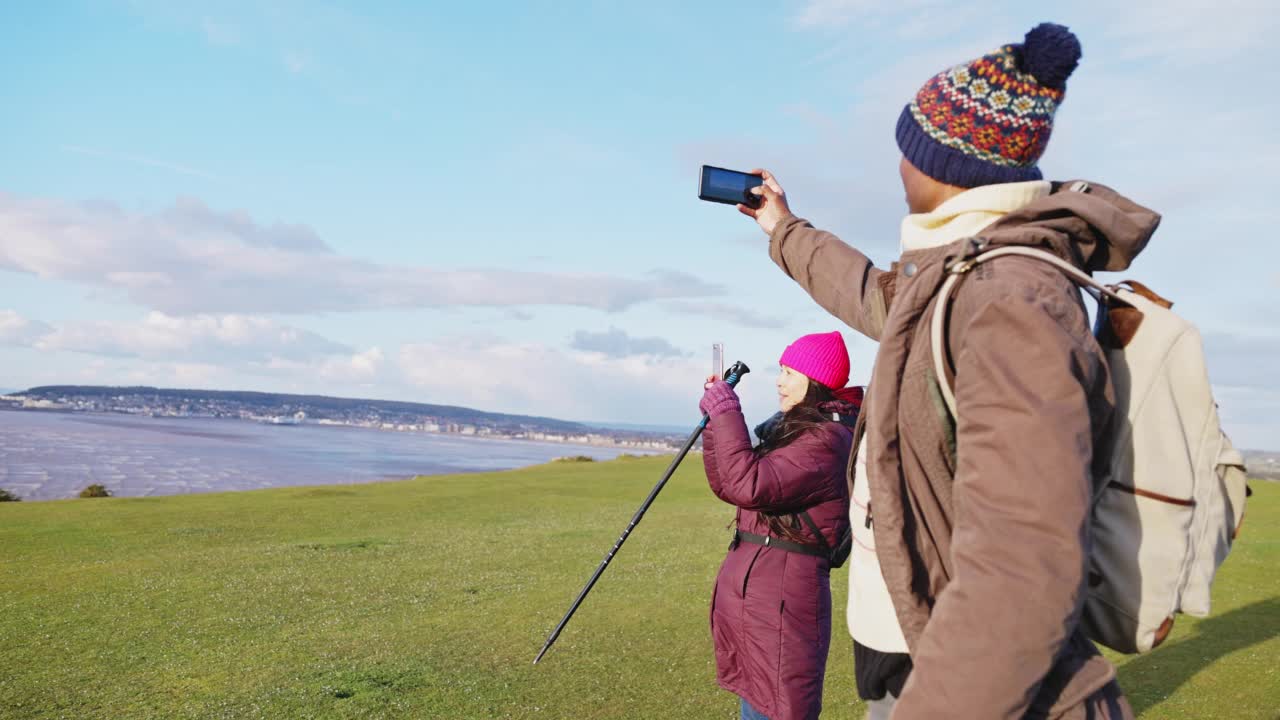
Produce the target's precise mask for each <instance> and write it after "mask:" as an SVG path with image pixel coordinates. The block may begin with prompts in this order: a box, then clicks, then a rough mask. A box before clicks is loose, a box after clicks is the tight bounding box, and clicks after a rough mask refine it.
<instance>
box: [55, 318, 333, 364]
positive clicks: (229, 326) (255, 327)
mask: <svg viewBox="0 0 1280 720" xmlns="http://www.w3.org/2000/svg"><path fill="white" fill-rule="evenodd" d="M33 345H34V346H35V347H36V348H38V349H40V350H46V351H71V352H82V353H89V354H94V355H106V356H114V357H140V358H149V359H168V360H174V359H189V360H193V361H200V362H242V361H252V360H257V359H265V358H269V357H281V358H286V359H292V360H310V359H313V358H317V357H325V356H328V355H333V354H340V353H347V352H350V348H349V347H347V346H345V345H342V344H340V343H335V342H333V341H331V340H327V339H325V338H323V337H321V336H319V335H316V334H315V333H312V332H308V331H305V330H300V329H298V328H295V327H291V326H288V325H282V324H280V323H278V322H276V321H274V320H271V319H269V318H263V317H254V316H247V315H235V314H231V315H192V316H186V317H176V316H172V315H166V314H165V313H162V312H152V313H149V314H148V315H147V316H146V317H145V318H143V319H142V321H140V322H118V321H93V322H75V323H68V324H65V325H62V326H60V327H58V328H56V329H50V330H49V332H47V333H46V334H44V335H43V336H41V337H40V338H39V339H37V340H36V341H35V342H34V343H33Z"/></svg>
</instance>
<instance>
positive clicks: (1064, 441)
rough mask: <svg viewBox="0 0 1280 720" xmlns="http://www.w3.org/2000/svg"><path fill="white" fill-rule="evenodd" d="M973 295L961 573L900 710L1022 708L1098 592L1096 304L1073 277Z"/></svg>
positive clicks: (961, 476) (957, 513)
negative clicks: (1087, 301)
mask: <svg viewBox="0 0 1280 720" xmlns="http://www.w3.org/2000/svg"><path fill="white" fill-rule="evenodd" d="M959 302H960V301H959V300H957V303H959ZM971 308H972V310H971V312H966V313H963V315H962V313H961V308H960V306H959V304H957V306H956V307H955V308H954V310H953V319H954V320H955V321H956V322H955V324H954V325H953V326H952V330H951V332H952V335H951V337H952V338H953V341H952V347H953V348H954V349H956V351H957V354H956V380H955V388H956V404H957V410H958V415H959V419H958V423H957V427H956V473H955V484H954V490H953V492H954V494H953V503H954V523H955V524H954V527H953V529H952V533H953V534H952V540H951V543H952V544H951V563H952V576H951V578H950V582H949V583H948V584H947V586H946V588H945V589H944V590H943V591H942V592H941V594H940V595H939V597H938V600H937V603H936V604H935V606H934V608H933V612H932V613H931V615H930V618H929V621H928V623H927V624H926V625H925V628H924V631H923V632H922V633H921V635H920V637H919V638H918V640H917V642H916V644H915V647H914V648H913V650H914V652H913V653H912V661H913V662H914V664H915V669H914V670H913V672H912V674H911V677H910V679H909V680H908V682H907V685H906V687H905V688H904V689H903V693H902V697H901V699H900V702H899V703H898V705H897V707H896V708H895V710H894V713H893V718H894V719H895V720H905V719H912V720H915V719H923V718H938V717H950V716H954V714H955V713H956V711H957V710H958V709H962V711H963V714H964V716H965V717H975V718H1009V719H1010V720H1012V719H1014V718H1021V717H1023V715H1024V714H1025V713H1026V712H1027V709H1028V707H1029V706H1030V703H1031V701H1032V700H1033V698H1034V697H1035V694H1036V692H1037V690H1038V689H1039V685H1040V683H1041V681H1042V679H1043V678H1044V677H1045V676H1046V674H1047V673H1048V672H1049V670H1050V668H1051V667H1052V665H1053V663H1054V660H1055V658H1056V657H1057V656H1058V655H1059V652H1060V650H1061V649H1062V648H1063V646H1064V645H1065V644H1066V643H1067V642H1068V640H1069V639H1070V634H1071V632H1072V630H1073V629H1074V628H1075V627H1076V625H1077V621H1078V618H1079V616H1080V612H1081V608H1082V605H1083V602H1084V597H1085V592H1086V586H1085V582H1086V571H1087V562H1088V558H1087V551H1088V531H1089V507H1090V496H1091V487H1092V481H1091V473H1090V462H1091V460H1092V454H1093V428H1092V424H1091V420H1090V411H1089V410H1090V398H1091V397H1096V396H1095V395H1094V394H1093V393H1094V391H1095V390H1096V389H1097V388H1098V386H1099V385H1100V384H1104V383H1105V382H1106V375H1105V370H1104V369H1103V366H1102V361H1101V358H1100V357H1098V354H1097V347H1096V345H1092V344H1091V343H1089V342H1088V341H1087V335H1088V327H1087V318H1085V316H1084V312H1083V309H1082V308H1080V307H1079V305H1073V304H1072V303H1071V301H1070V296H1069V295H1068V294H1067V293H1065V292H1062V290H1061V289H1060V288H1055V289H1053V290H1051V291H1048V292H1046V291H1044V290H1043V289H1038V288H1035V289H1029V288H1027V287H1025V286H1021V287H1014V288H1010V289H1009V290H1008V291H1006V292H1005V293H1002V294H1001V296H1000V297H995V298H990V299H984V300H983V301H981V302H976V303H974V304H973V305H971ZM965 318H967V322H966V320H965ZM1010 338H1016V339H1017V342H1016V347H1013V346H1011V344H1010Z"/></svg>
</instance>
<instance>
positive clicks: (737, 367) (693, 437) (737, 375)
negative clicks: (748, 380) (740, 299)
mask: <svg viewBox="0 0 1280 720" xmlns="http://www.w3.org/2000/svg"><path fill="white" fill-rule="evenodd" d="M749 372H751V369H750V368H748V367H747V366H746V364H745V363H742V362H735V363H734V364H733V367H731V368H729V369H728V370H726V371H725V373H724V381H725V382H727V383H729V385H730V387H732V386H735V385H737V384H738V381H739V380H741V379H742V376H743V375H746V374H747V373H749ZM710 419H711V418H709V417H708V416H706V415H703V416H702V422H700V423H698V427H696V428H694V430H693V433H692V434H690V435H689V439H688V440H685V441H684V447H682V448H680V452H679V453H677V454H676V457H675V459H674V460H672V461H671V464H670V465H668V466H667V471H666V472H665V473H663V474H662V479H661V480H659V481H658V484H657V485H654V486H653V490H650V491H649V497H647V498H645V499H644V502H643V503H641V505H640V509H639V510H636V514H635V515H633V516H632V517H631V523H630V524H629V525H627V528H626V529H625V530H623V531H622V535H621V536H620V537H619V538H618V542H616V543H614V544H613V548H612V549H611V550H609V552H608V553H607V554H606V555H605V556H604V560H601V561H600V566H599V567H597V568H596V571H595V572H594V573H593V574H592V575H591V579H590V580H588V581H587V584H586V586H584V587H583V588H582V591H581V592H579V593H578V597H577V599H576V600H574V601H573V605H570V606H569V612H567V613H565V614H564V617H563V618H561V619H560V624H559V625H556V629H555V630H552V631H551V636H550V637H548V638H547V642H546V644H544V645H543V646H542V651H541V652H539V653H538V657H536V658H534V659H533V664H534V665H537V664H538V661H539V660H541V659H542V656H543V655H546V654H547V651H548V650H550V649H551V645H552V644H553V643H555V641H556V638H558V637H560V631H561V630H564V626H565V625H567V624H569V618H571V617H573V613H574V612H576V611H577V609H578V606H579V605H581V604H582V600H583V598H585V597H586V596H587V593H589V592H591V588H592V587H593V586H594V585H595V584H596V581H597V580H599V579H600V575H602V574H603V573H604V569H605V568H607V567H609V563H610V562H611V561H612V560H613V556H614V555H617V554H618V548H620V547H622V543H624V542H626V541H627V536H628V535H630V534H631V531H632V530H634V529H635V527H636V525H639V524H640V518H643V517H644V513H645V511H646V510H648V509H649V506H650V505H652V504H653V500H654V498H656V497H658V493H660V492H662V486H663V485H666V484H667V480H669V479H671V474H672V473H674V472H675V471H676V467H677V466H678V465H679V464H680V461H681V460H684V456H685V455H687V454H688V453H689V448H691V447H693V444H694V443H695V442H697V440H698V436H700V435H702V431H703V430H704V429H705V428H706V427H707V421H708V420H710Z"/></svg>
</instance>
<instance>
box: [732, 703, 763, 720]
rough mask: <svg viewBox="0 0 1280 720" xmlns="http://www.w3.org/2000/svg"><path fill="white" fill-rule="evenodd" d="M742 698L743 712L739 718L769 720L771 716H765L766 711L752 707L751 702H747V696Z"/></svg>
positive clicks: (742, 719) (744, 719)
mask: <svg viewBox="0 0 1280 720" xmlns="http://www.w3.org/2000/svg"><path fill="white" fill-rule="evenodd" d="M740 699H741V700H742V711H741V714H740V715H738V718H739V720H769V718H767V717H765V716H764V713H762V712H760V711H759V710H757V709H755V708H753V707H751V703H749V702H747V699H746V698H740Z"/></svg>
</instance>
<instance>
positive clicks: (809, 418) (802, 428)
mask: <svg viewBox="0 0 1280 720" xmlns="http://www.w3.org/2000/svg"><path fill="white" fill-rule="evenodd" d="M805 380H807V381H808V383H809V389H808V390H807V391H805V394H804V399H803V400H801V401H800V402H798V403H796V405H795V407H793V408H791V409H790V410H788V411H786V412H785V413H783V414H782V419H781V420H779V421H778V424H777V425H776V426H775V427H774V428H773V432H770V433H769V434H768V437H764V438H761V439H760V444H759V445H757V446H756V448H755V453H756V456H757V457H759V456H761V455H766V454H768V453H771V452H773V451H774V450H777V449H778V448H780V447H785V446H787V445H790V444H791V443H792V442H795V440H796V439H797V438H799V437H800V436H801V435H804V434H805V433H806V432H809V431H810V430H813V429H815V428H817V427H819V426H820V425H822V424H823V423H829V422H834V421H833V420H832V419H831V416H830V415H828V414H827V413H824V412H822V411H821V410H819V409H818V406H819V405H821V404H822V403H824V402H829V401H831V400H834V399H835V395H834V394H833V393H832V391H831V388H829V387H827V386H826V385H823V384H822V383H820V382H818V381H817V380H814V379H813V378H810V377H806V378H805ZM760 517H761V518H763V519H764V521H765V524H766V525H768V526H769V533H770V534H771V535H773V536H774V537H779V538H782V539H784V540H790V541H791V542H795V543H804V542H806V538H805V536H804V530H803V529H802V528H801V526H800V519H799V518H798V517H797V516H796V515H794V514H792V513H785V514H781V515H771V514H769V513H763V512H762V513H760Z"/></svg>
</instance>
